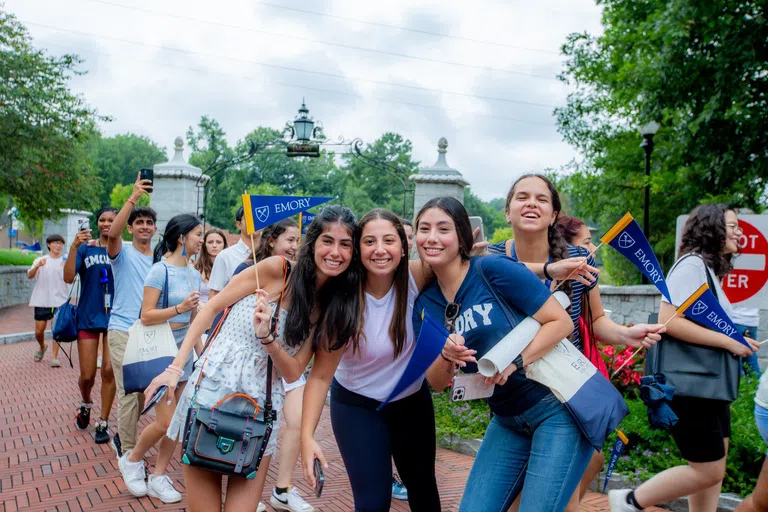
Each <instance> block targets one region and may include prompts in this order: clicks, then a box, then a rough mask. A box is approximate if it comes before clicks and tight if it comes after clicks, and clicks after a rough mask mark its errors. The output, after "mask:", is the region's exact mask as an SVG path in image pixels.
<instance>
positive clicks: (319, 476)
mask: <svg viewBox="0 0 768 512" xmlns="http://www.w3.org/2000/svg"><path fill="white" fill-rule="evenodd" d="M324 485H325V473H323V466H322V465H321V464H320V459H315V495H316V496H317V497H318V498H319V497H320V495H321V494H323V486H324Z"/></svg>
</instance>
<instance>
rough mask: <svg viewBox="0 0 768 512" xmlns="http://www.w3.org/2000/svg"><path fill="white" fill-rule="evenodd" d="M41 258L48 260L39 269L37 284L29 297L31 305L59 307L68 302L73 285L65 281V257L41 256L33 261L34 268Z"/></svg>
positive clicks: (36, 278)
mask: <svg viewBox="0 0 768 512" xmlns="http://www.w3.org/2000/svg"><path fill="white" fill-rule="evenodd" d="M40 260H47V261H46V262H45V265H44V266H42V267H40V268H38V269H37V273H36V274H35V278H34V279H35V286H34V288H32V295H31V296H30V297H29V305H30V306H33V307H36V308H57V307H59V306H61V305H62V304H64V303H65V302H67V297H69V290H70V288H71V287H72V285H70V284H67V283H65V282H64V259H63V258H61V257H58V258H51V257H50V256H41V257H39V258H37V259H35V261H34V262H33V263H32V267H30V269H32V268H33V267H34V266H35V265H37V263H38V262H39V261H40Z"/></svg>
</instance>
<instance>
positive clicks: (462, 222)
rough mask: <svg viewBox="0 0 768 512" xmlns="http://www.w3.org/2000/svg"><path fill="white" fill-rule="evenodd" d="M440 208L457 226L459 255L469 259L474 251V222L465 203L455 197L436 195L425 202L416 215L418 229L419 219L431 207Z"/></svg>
mask: <svg viewBox="0 0 768 512" xmlns="http://www.w3.org/2000/svg"><path fill="white" fill-rule="evenodd" d="M431 208H439V209H441V210H443V212H445V214H446V215H448V216H449V217H450V218H451V219H452V220H453V224H454V226H456V236H457V237H458V238H459V256H460V257H461V260H462V261H469V258H470V256H471V253H472V245H473V243H474V237H473V236H472V223H471V222H470V221H469V214H468V213H467V209H466V208H464V205H463V204H461V203H460V202H459V200H458V199H456V198H455V197H435V198H432V199H430V200H429V201H427V202H426V203H424V206H422V207H421V210H419V213H418V215H416V222H415V223H414V224H415V225H416V230H418V229H419V221H420V220H421V217H422V215H424V213H425V212H426V211H427V210H429V209H431Z"/></svg>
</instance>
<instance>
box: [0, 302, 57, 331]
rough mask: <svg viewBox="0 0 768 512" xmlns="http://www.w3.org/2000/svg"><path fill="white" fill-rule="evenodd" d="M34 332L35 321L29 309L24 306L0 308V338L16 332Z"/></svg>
mask: <svg viewBox="0 0 768 512" xmlns="http://www.w3.org/2000/svg"><path fill="white" fill-rule="evenodd" d="M49 327H50V325H49ZM34 330H35V319H34V317H33V316H32V308H31V307H29V306H27V305H26V304H18V305H16V306H10V307H7V308H0V336H1V335H3V334H16V333H18V332H33V331H34Z"/></svg>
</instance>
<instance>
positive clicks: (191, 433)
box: [181, 260, 290, 480]
mask: <svg viewBox="0 0 768 512" xmlns="http://www.w3.org/2000/svg"><path fill="white" fill-rule="evenodd" d="M289 272H290V267H289V266H288V263H287V260H286V261H285V262H284V278H283V289H282V291H281V292H280V301H279V303H278V307H277V310H276V311H275V313H274V315H273V317H272V331H273V333H275V332H277V320H278V318H279V315H280V308H281V307H282V305H283V295H284V293H285V285H286V283H287V280H288V273H289ZM228 313H229V309H227V311H225V315H224V316H223V317H222V319H221V321H220V322H219V323H218V324H217V325H216V328H215V329H214V331H213V332H212V333H211V335H210V336H209V339H208V341H207V343H206V346H205V350H206V351H207V350H208V349H210V347H211V345H213V343H214V341H215V340H216V337H217V335H218V333H219V331H220V330H221V326H222V325H223V324H224V321H225V320H226V317H227V314H228ZM206 360H207V359H206ZM206 360H204V361H203V366H202V367H201V368H200V375H199V376H198V378H197V382H196V383H195V394H197V391H198V390H199V389H200V381H201V380H202V378H203V369H204V368H205V362H206ZM235 398H240V399H245V400H249V401H250V402H251V403H252V404H253V413H252V414H237V413H233V412H227V411H224V410H221V407H222V406H223V405H224V404H225V403H226V402H228V401H229V400H232V399H235ZM276 419H277V415H276V413H275V411H273V410H272V358H270V357H269V356H267V386H266V400H265V402H264V409H263V410H262V411H261V413H259V406H258V404H257V403H256V400H254V399H253V398H252V397H250V396H248V395H245V394H242V393H234V394H231V395H229V396H226V397H224V398H222V399H221V400H219V401H218V402H217V403H216V404H215V405H214V406H213V407H201V406H195V405H193V406H192V407H190V408H189V410H188V411H187V420H186V423H185V425H186V427H185V430H184V442H183V444H182V449H181V451H182V457H181V461H182V462H183V463H184V464H189V465H190V466H195V467H199V468H202V469H207V470H209V471H214V472H217V473H222V474H225V475H231V476H240V477H244V478H247V479H251V480H252V479H253V478H255V477H256V472H257V471H258V470H259V465H260V464H261V459H262V457H263V456H264V451H265V450H266V448H267V444H268V443H269V438H270V436H271V435H272V428H273V424H274V422H275V421H276Z"/></svg>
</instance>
